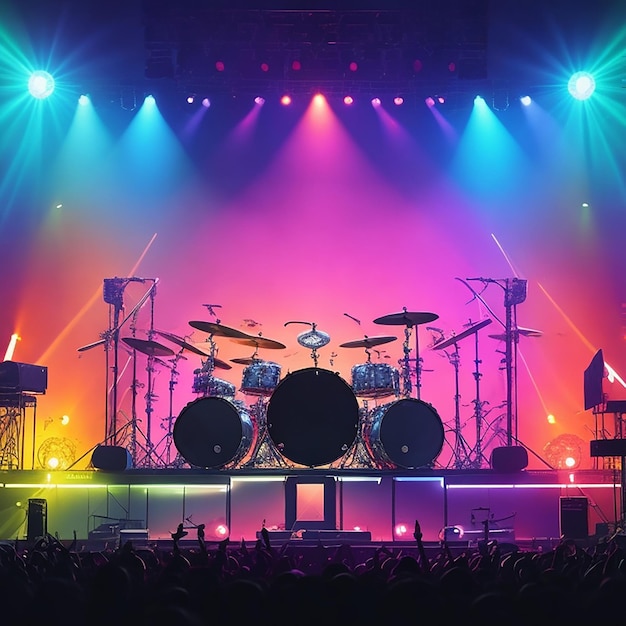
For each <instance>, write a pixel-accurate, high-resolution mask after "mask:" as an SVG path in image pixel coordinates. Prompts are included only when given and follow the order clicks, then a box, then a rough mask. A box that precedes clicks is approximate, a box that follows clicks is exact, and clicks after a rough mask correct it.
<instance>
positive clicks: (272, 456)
mask: <svg viewBox="0 0 626 626" xmlns="http://www.w3.org/2000/svg"><path fill="white" fill-rule="evenodd" d="M251 413H252V416H253V417H254V419H255V421H256V423H257V437H256V441H255V444H254V450H253V451H252V456H251V458H250V460H249V461H248V462H247V463H246V464H245V465H244V466H243V467H283V468H288V467H293V466H292V465H290V464H289V463H287V461H286V460H285V459H284V458H283V457H282V456H281V454H280V452H279V451H278V450H277V449H276V447H275V446H274V444H273V442H272V440H271V439H270V436H269V431H268V430H267V400H266V399H265V398H264V397H263V396H259V398H258V400H257V401H256V402H255V403H254V404H253V405H252V407H251Z"/></svg>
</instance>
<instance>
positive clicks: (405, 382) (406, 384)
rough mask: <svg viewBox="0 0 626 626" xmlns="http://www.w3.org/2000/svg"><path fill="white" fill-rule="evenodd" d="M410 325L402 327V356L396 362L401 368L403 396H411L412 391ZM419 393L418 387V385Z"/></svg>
mask: <svg viewBox="0 0 626 626" xmlns="http://www.w3.org/2000/svg"><path fill="white" fill-rule="evenodd" d="M410 339H411V327H410V326H405V327H404V341H403V342H402V352H403V354H404V356H403V357H402V359H400V361H399V362H398V364H399V365H400V369H401V370H402V396H403V397H405V398H410V397H411V392H412V386H413V385H412V383H411V358H410V354H411V345H410ZM418 393H419V387H418Z"/></svg>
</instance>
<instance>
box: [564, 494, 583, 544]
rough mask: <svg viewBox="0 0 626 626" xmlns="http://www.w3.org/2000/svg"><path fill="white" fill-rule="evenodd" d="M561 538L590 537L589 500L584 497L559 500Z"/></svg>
mask: <svg viewBox="0 0 626 626" xmlns="http://www.w3.org/2000/svg"><path fill="white" fill-rule="evenodd" d="M559 509H560V520H559V521H560V529H561V536H563V537H566V538H567V539H587V538H588V537H589V518H588V512H589V500H588V499H587V498H583V497H574V498H567V497H564V496H563V497H561V498H560V499H559Z"/></svg>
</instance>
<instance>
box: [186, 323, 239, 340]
mask: <svg viewBox="0 0 626 626" xmlns="http://www.w3.org/2000/svg"><path fill="white" fill-rule="evenodd" d="M189 326H191V327H192V328H195V329H197V330H201V331H202V332H203V333H209V335H219V336H220V337H238V338H241V339H243V338H246V337H248V335H246V333H244V332H241V331H240V330H237V329H236V328H230V327H229V326H224V325H223V324H215V323H214V322H202V321H195V320H194V321H191V322H189Z"/></svg>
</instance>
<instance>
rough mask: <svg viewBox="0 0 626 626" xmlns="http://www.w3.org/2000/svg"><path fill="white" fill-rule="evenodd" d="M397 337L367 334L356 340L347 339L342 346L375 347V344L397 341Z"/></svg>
mask: <svg viewBox="0 0 626 626" xmlns="http://www.w3.org/2000/svg"><path fill="white" fill-rule="evenodd" d="M397 339H398V338H397V337H391V336H382V335H381V336H378V337H368V336H367V335H365V338H364V339H356V340H355V341H347V342H346V343H340V344H339V347H340V348H373V347H374V346H382V345H383V344H385V343H390V342H392V341H396V340H397Z"/></svg>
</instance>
